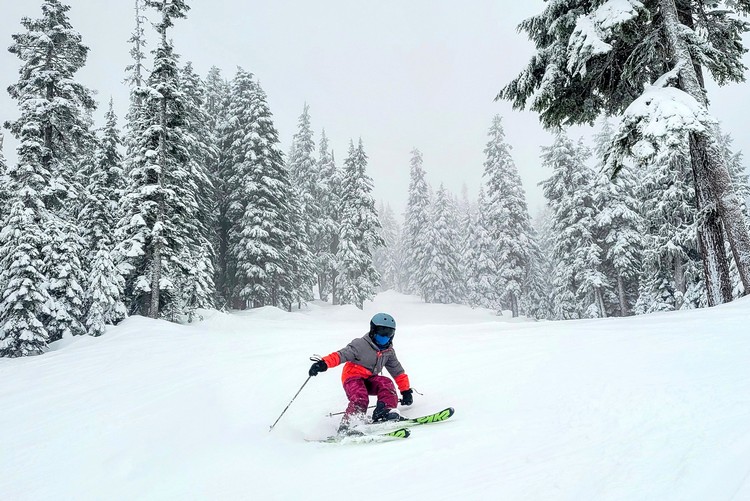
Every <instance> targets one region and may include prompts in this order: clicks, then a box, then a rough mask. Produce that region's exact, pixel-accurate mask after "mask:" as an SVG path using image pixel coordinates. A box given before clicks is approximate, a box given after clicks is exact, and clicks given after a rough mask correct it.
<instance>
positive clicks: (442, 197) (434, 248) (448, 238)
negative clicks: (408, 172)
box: [421, 184, 463, 304]
mask: <svg viewBox="0 0 750 501" xmlns="http://www.w3.org/2000/svg"><path fill="white" fill-rule="evenodd" d="M455 220H456V207H455V204H454V203H453V199H452V197H451V195H450V194H449V193H448V192H447V191H446V189H445V187H444V186H443V185H442V184H441V185H440V188H439V189H438V192H437V194H436V195H435V202H434V204H433V206H432V210H431V223H432V224H431V225H430V226H429V227H428V228H427V235H426V236H427V239H426V246H425V253H424V255H423V258H422V263H421V269H422V270H424V271H423V273H424V277H425V280H424V287H425V289H424V290H425V299H426V301H427V302H429V303H442V304H451V303H458V302H459V301H460V300H461V298H462V297H463V291H462V290H461V277H460V273H461V271H460V267H459V255H458V251H459V248H458V244H459V242H460V240H461V239H460V236H459V235H458V225H457V224H456V221H455Z"/></svg>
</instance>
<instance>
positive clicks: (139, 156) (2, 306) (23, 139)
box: [0, 0, 381, 357]
mask: <svg viewBox="0 0 750 501" xmlns="http://www.w3.org/2000/svg"><path fill="white" fill-rule="evenodd" d="M135 7H136V10H135V13H136V15H135V29H134V31H133V34H132V37H131V38H130V41H129V42H130V45H131V51H130V54H131V56H132V58H133V62H132V64H131V65H130V66H128V68H127V69H126V72H127V78H126V81H127V82H128V84H129V86H130V103H129V111H128V114H127V116H126V117H125V125H124V129H123V130H120V129H119V128H118V125H117V117H116V116H115V113H114V111H113V105H112V103H111V102H110V105H109V110H108V112H107V113H106V120H105V124H104V126H103V127H101V128H100V129H99V130H94V128H93V124H92V120H91V118H90V117H91V114H92V112H93V111H94V109H95V108H96V102H95V100H94V98H93V93H92V91H91V90H89V89H88V88H86V87H85V86H84V85H83V84H81V83H80V82H79V81H77V80H76V73H77V72H78V71H79V70H80V69H81V68H82V67H83V66H84V65H85V63H86V58H87V54H88V51H89V49H88V48H87V47H86V46H85V45H84V44H83V42H82V38H81V35H80V34H79V33H77V32H76V31H75V29H74V28H73V27H72V26H71V24H70V21H69V19H68V15H67V13H68V11H69V7H68V6H66V5H64V4H63V3H61V2H60V1H59V0H44V1H43V3H42V15H41V17H39V18H35V19H32V18H24V19H22V21H21V25H22V27H23V31H22V32H20V33H18V34H16V35H13V45H12V46H11V47H10V51H11V52H12V53H14V54H16V55H17V56H18V58H19V59H20V61H21V67H20V70H19V79H18V81H17V83H16V84H14V85H12V86H11V87H10V89H9V92H10V94H11V96H12V97H13V98H14V99H15V100H16V101H17V103H18V107H19V110H20V116H19V117H18V118H17V119H16V120H14V121H10V122H6V127H7V128H8V129H9V131H10V133H11V134H13V135H14V136H15V137H16V138H17V139H18V141H19V146H18V161H17V162H16V164H15V165H9V164H7V162H5V161H4V159H3V158H2V157H1V156H0V176H2V179H0V220H1V221H2V230H1V231H0V294H2V296H0V356H10V357H16V356H24V355H33V354H38V353H41V352H43V351H44V349H45V348H46V346H47V344H48V343H50V342H53V341H56V340H59V339H61V338H62V337H64V336H70V335H81V334H87V333H88V334H91V335H94V336H96V335H100V334H101V333H102V332H103V331H104V329H105V325H107V324H115V323H117V322H119V321H120V320H122V319H123V318H125V316H127V315H133V314H140V315H147V316H150V317H153V318H165V319H169V320H186V321H190V320H192V319H193V317H194V316H195V312H196V310H198V309H200V308H217V307H218V308H238V309H244V308H251V307H259V306H266V305H271V306H277V307H282V308H286V309H291V308H292V307H293V306H294V305H300V304H301V303H303V302H305V301H308V300H311V299H313V290H314V289H313V288H314V286H317V290H318V292H319V295H320V297H321V298H322V299H331V300H332V301H333V302H334V303H336V304H354V305H357V306H359V307H360V308H361V307H362V304H363V302H364V301H365V300H366V299H369V298H372V296H373V295H374V291H375V288H376V287H377V285H378V275H377V273H376V272H375V270H374V267H373V264H372V250H373V249H374V248H376V247H377V246H379V245H381V238H380V236H379V234H378V229H379V223H378V219H377V215H376V211H375V207H374V201H373V198H372V196H371V191H372V180H371V179H370V178H369V177H368V175H367V171H366V169H367V155H366V153H365V149H364V146H363V143H362V140H361V139H360V140H359V141H358V142H357V143H355V142H353V141H350V145H349V150H348V152H347V156H346V159H345V161H344V165H343V167H342V168H339V167H337V165H336V162H335V160H334V154H333V151H332V150H331V149H330V147H329V143H328V139H327V138H326V137H325V133H323V134H322V135H321V138H320V141H319V144H318V146H317V148H316V144H315V141H314V139H313V132H312V128H311V124H310V116H309V112H308V108H307V106H305V108H304V110H303V113H302V115H301V117H300V120H299V129H298V131H297V133H296V134H295V136H294V141H293V146H292V149H291V151H290V153H289V154H288V155H284V154H283V153H282V151H281V149H280V145H279V137H278V131H277V129H276V128H275V126H274V123H273V116H272V114H271V110H270V109H269V106H268V102H267V99H266V94H265V93H264V91H263V89H262V88H261V86H260V84H259V83H258V80H257V79H256V78H255V77H254V76H253V75H252V74H251V73H249V72H247V71H245V70H243V69H241V68H240V69H238V70H237V72H236V74H235V75H234V77H233V78H231V80H227V79H225V78H224V77H223V76H222V75H221V72H220V70H219V69H218V68H212V69H211V71H210V72H209V74H208V75H207V76H206V78H205V79H203V78H201V77H200V76H199V75H198V74H197V73H196V72H195V70H194V69H193V67H192V65H191V64H190V63H189V62H188V63H185V64H182V63H181V62H180V57H179V56H178V54H177V53H176V52H175V47H174V46H173V43H172V41H171V38H170V30H171V29H172V27H173V26H174V23H175V22H178V20H179V19H181V18H184V17H186V15H187V13H188V10H189V7H188V5H187V3H186V2H185V1H184V0H169V1H165V0H146V1H141V0H136V2H135ZM149 14H150V15H152V16H153V17H155V18H156V19H157V22H156V23H155V24H154V26H155V32H156V35H157V36H156V38H155V40H154V48H153V49H152V50H151V52H150V57H149V55H148V53H147V51H146V47H147V40H146V29H145V27H146V25H147V21H148V20H147V15H149Z"/></svg>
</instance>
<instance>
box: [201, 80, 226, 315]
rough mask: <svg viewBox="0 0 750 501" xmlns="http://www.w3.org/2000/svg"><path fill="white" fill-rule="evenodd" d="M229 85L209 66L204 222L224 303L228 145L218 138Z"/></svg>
mask: <svg viewBox="0 0 750 501" xmlns="http://www.w3.org/2000/svg"><path fill="white" fill-rule="evenodd" d="M229 92H230V86H229V82H227V81H226V80H225V79H224V78H223V77H222V75H221V71H220V70H219V68H217V67H216V66H212V67H211V69H210V70H209V72H208V75H207V77H206V81H205V100H204V103H203V112H204V114H205V117H206V125H205V127H206V128H207V129H208V131H207V133H206V134H207V137H208V143H209V144H210V145H211V146H212V147H213V153H214V154H213V155H210V156H208V158H206V163H205V167H206V171H207V173H208V176H209V178H210V180H211V182H212V185H213V193H212V197H211V198H209V199H208V202H210V203H211V204H213V205H212V206H210V207H209V208H208V210H209V213H210V214H211V216H212V217H213V224H212V225H208V228H209V229H210V230H211V231H210V242H211V247H212V248H213V251H214V270H215V278H214V282H215V287H216V290H217V301H219V302H220V304H222V305H226V304H227V301H228V300H229V298H228V297H227V296H226V291H227V285H226V284H225V283H224V280H226V276H227V275H226V270H225V269H224V266H225V265H226V261H225V258H226V254H227V250H226V240H225V239H224V238H225V237H226V229H225V228H223V227H222V226H221V224H222V207H224V205H225V200H224V198H225V192H226V190H225V187H224V185H223V184H222V182H223V180H222V177H221V165H223V162H224V161H223V158H224V156H225V155H226V150H227V149H228V148H229V145H227V144H225V143H223V142H222V138H223V137H224V135H225V131H226V129H227V127H228V124H229V122H228V105H229Z"/></svg>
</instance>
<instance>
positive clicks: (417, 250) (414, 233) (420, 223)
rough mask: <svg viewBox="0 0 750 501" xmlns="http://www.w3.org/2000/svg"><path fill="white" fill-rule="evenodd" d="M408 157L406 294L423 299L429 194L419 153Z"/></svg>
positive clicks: (405, 243) (417, 151)
mask: <svg viewBox="0 0 750 501" xmlns="http://www.w3.org/2000/svg"><path fill="white" fill-rule="evenodd" d="M411 154H412V157H411V170H410V180H409V199H408V202H407V205H406V214H405V222H404V248H405V259H406V272H407V283H408V286H407V292H408V293H409V294H419V295H420V296H422V299H425V292H424V281H423V276H422V272H423V270H422V269H421V268H420V266H421V264H420V263H422V261H423V260H424V253H425V246H426V236H425V235H426V232H427V230H428V228H429V226H430V206H431V204H430V191H429V188H428V186H427V181H426V180H425V171H424V167H423V166H422V153H421V152H420V151H419V150H418V149H416V148H415V149H414V150H413V151H412V152H411Z"/></svg>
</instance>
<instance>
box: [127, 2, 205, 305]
mask: <svg viewBox="0 0 750 501" xmlns="http://www.w3.org/2000/svg"><path fill="white" fill-rule="evenodd" d="M146 5H147V6H149V7H154V8H155V9H156V10H157V11H158V12H159V13H160V14H161V21H160V22H159V23H158V24H157V26H156V28H157V31H158V33H159V35H160V43H159V45H158V46H157V47H156V49H155V50H154V64H153V71H152V73H151V75H150V76H149V78H148V81H146V82H145V84H144V87H143V88H140V89H138V90H137V91H136V92H137V94H139V95H140V96H141V100H142V104H140V111H139V112H138V113H137V116H136V117H134V118H135V119H137V122H136V123H134V124H131V125H132V129H133V131H135V132H136V133H137V134H136V135H135V137H134V142H133V144H130V145H128V146H129V150H130V151H129V155H130V156H132V158H130V159H129V162H128V163H129V166H130V172H129V178H128V188H127V190H126V191H127V193H126V195H125V196H124V197H123V204H122V205H123V213H124V216H123V217H122V219H121V221H120V223H119V224H118V235H119V236H120V241H121V246H120V249H119V250H118V252H119V253H120V255H122V256H124V257H125V259H126V264H127V272H128V277H127V282H126V293H128V294H129V298H130V301H131V306H130V310H131V311H132V312H136V313H142V314H148V315H149V316H152V317H158V316H166V317H168V318H170V319H173V320H176V319H177V318H178V316H181V315H183V314H185V313H189V312H188V311H186V308H192V307H194V306H198V305H186V304H185V302H184V301H183V300H182V299H183V298H182V294H183V292H184V285H185V283H186V281H187V282H190V283H192V284H194V285H195V284H196V282H195V281H194V273H195V271H196V270H200V267H201V266H202V264H203V263H205V260H206V256H205V254H204V253H203V250H204V249H203V247H202V245H201V244H202V243H203V242H202V241H201V235H204V234H205V230H203V229H202V228H201V224H202V222H201V221H200V218H199V213H200V202H199V188H198V184H199V182H198V179H199V178H200V175H198V174H197V173H196V168H195V166H194V165H192V164H191V158H190V154H189V148H190V146H191V144H192V143H193V138H192V137H191V135H190V133H189V130H188V128H189V120H190V113H189V110H190V107H191V103H190V101H189V100H188V99H187V98H186V96H185V94H184V93H183V92H182V91H181V85H182V84H181V81H180V74H179V68H178V65H177V55H176V54H175V53H174V48H173V47H172V44H171V42H170V41H169V40H168V38H167V32H168V29H169V28H170V27H172V26H173V22H174V19H177V18H182V17H185V13H186V11H187V10H188V6H187V5H186V3H185V2H184V1H182V0H171V1H168V2H167V1H160V2H157V1H150V0H148V1H147V2H146ZM131 132H132V131H131ZM201 276H203V277H209V276H210V271H205V272H204V273H203V274H202V275H201Z"/></svg>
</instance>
